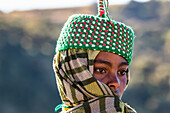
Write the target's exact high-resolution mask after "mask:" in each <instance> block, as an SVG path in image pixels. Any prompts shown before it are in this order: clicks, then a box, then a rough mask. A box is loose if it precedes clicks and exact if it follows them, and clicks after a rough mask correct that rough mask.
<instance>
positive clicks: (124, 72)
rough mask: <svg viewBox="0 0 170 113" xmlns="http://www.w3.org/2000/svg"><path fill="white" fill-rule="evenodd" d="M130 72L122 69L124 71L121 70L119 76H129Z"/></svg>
mask: <svg viewBox="0 0 170 113" xmlns="http://www.w3.org/2000/svg"><path fill="white" fill-rule="evenodd" d="M128 72H129V70H128V69H122V70H120V71H119V72H118V74H119V75H120V76H125V75H127V73H128Z"/></svg>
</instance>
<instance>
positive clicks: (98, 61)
mask: <svg viewBox="0 0 170 113" xmlns="http://www.w3.org/2000/svg"><path fill="white" fill-rule="evenodd" d="M94 63H102V64H106V65H108V66H110V67H112V64H111V63H110V62H108V61H105V60H95V61H94ZM124 65H126V66H128V65H129V64H128V62H121V63H120V65H119V67H121V66H124Z"/></svg>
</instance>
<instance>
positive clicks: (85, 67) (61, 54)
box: [53, 0, 136, 113]
mask: <svg viewBox="0 0 170 113" xmlns="http://www.w3.org/2000/svg"><path fill="white" fill-rule="evenodd" d="M133 43H134V32H133V30H132V29H131V28H130V27H129V26H126V25H125V24H123V23H120V22H116V21H114V20H111V19H110V18H109V15H108V0H99V13H98V15H97V16H93V15H80V14H79V15H73V16H71V17H70V18H69V19H68V21H67V22H66V23H65V25H64V27H63V29H62V31H61V34H60V37H59V39H58V41H57V47H56V55H55V57H54V62H53V68H54V71H55V74H56V81H57V86H58V90H59V92H60V96H61V99H62V102H63V105H62V108H63V109H62V112H64V113H136V111H135V110H134V109H133V108H131V107H130V106H128V105H127V104H124V103H123V102H122V101H121V97H122V95H123V92H124V90H125V89H126V87H127V84H128V81H129V73H128V67H129V65H130V63H131V60H132V54H133Z"/></svg>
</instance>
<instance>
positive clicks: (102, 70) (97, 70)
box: [94, 68, 107, 74]
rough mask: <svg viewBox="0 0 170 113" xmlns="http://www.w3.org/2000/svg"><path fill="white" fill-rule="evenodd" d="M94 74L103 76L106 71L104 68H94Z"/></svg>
mask: <svg viewBox="0 0 170 113" xmlns="http://www.w3.org/2000/svg"><path fill="white" fill-rule="evenodd" d="M94 72H95V73H97V74H105V73H107V70H106V69H105V68H94Z"/></svg>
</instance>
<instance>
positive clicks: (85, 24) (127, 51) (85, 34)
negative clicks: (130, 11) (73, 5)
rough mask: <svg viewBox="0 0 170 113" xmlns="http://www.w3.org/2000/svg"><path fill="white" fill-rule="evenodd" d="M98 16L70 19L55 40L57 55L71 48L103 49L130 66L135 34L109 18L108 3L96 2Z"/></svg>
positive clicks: (77, 16) (79, 16) (80, 16)
mask: <svg viewBox="0 0 170 113" xmlns="http://www.w3.org/2000/svg"><path fill="white" fill-rule="evenodd" d="M98 5H99V7H98V15H97V16H94V15H85V14H77V15H72V16H70V17H69V19H68V20H67V22H66V23H65V25H64V27H63V29H62V31H61V34H60V36H59V38H58V41H57V46H56V52H58V51H62V50H67V49H71V48H78V49H90V50H102V51H108V52H112V53H115V54H118V55H120V56H122V57H123V58H125V59H126V60H127V61H128V63H129V65H130V63H131V60H132V55H133V43H134V32H133V30H132V29H131V28H130V27H129V26H126V25H125V24H123V23H121V22H117V21H115V20H111V19H110V17H109V15H108V0H99V4H98Z"/></svg>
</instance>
